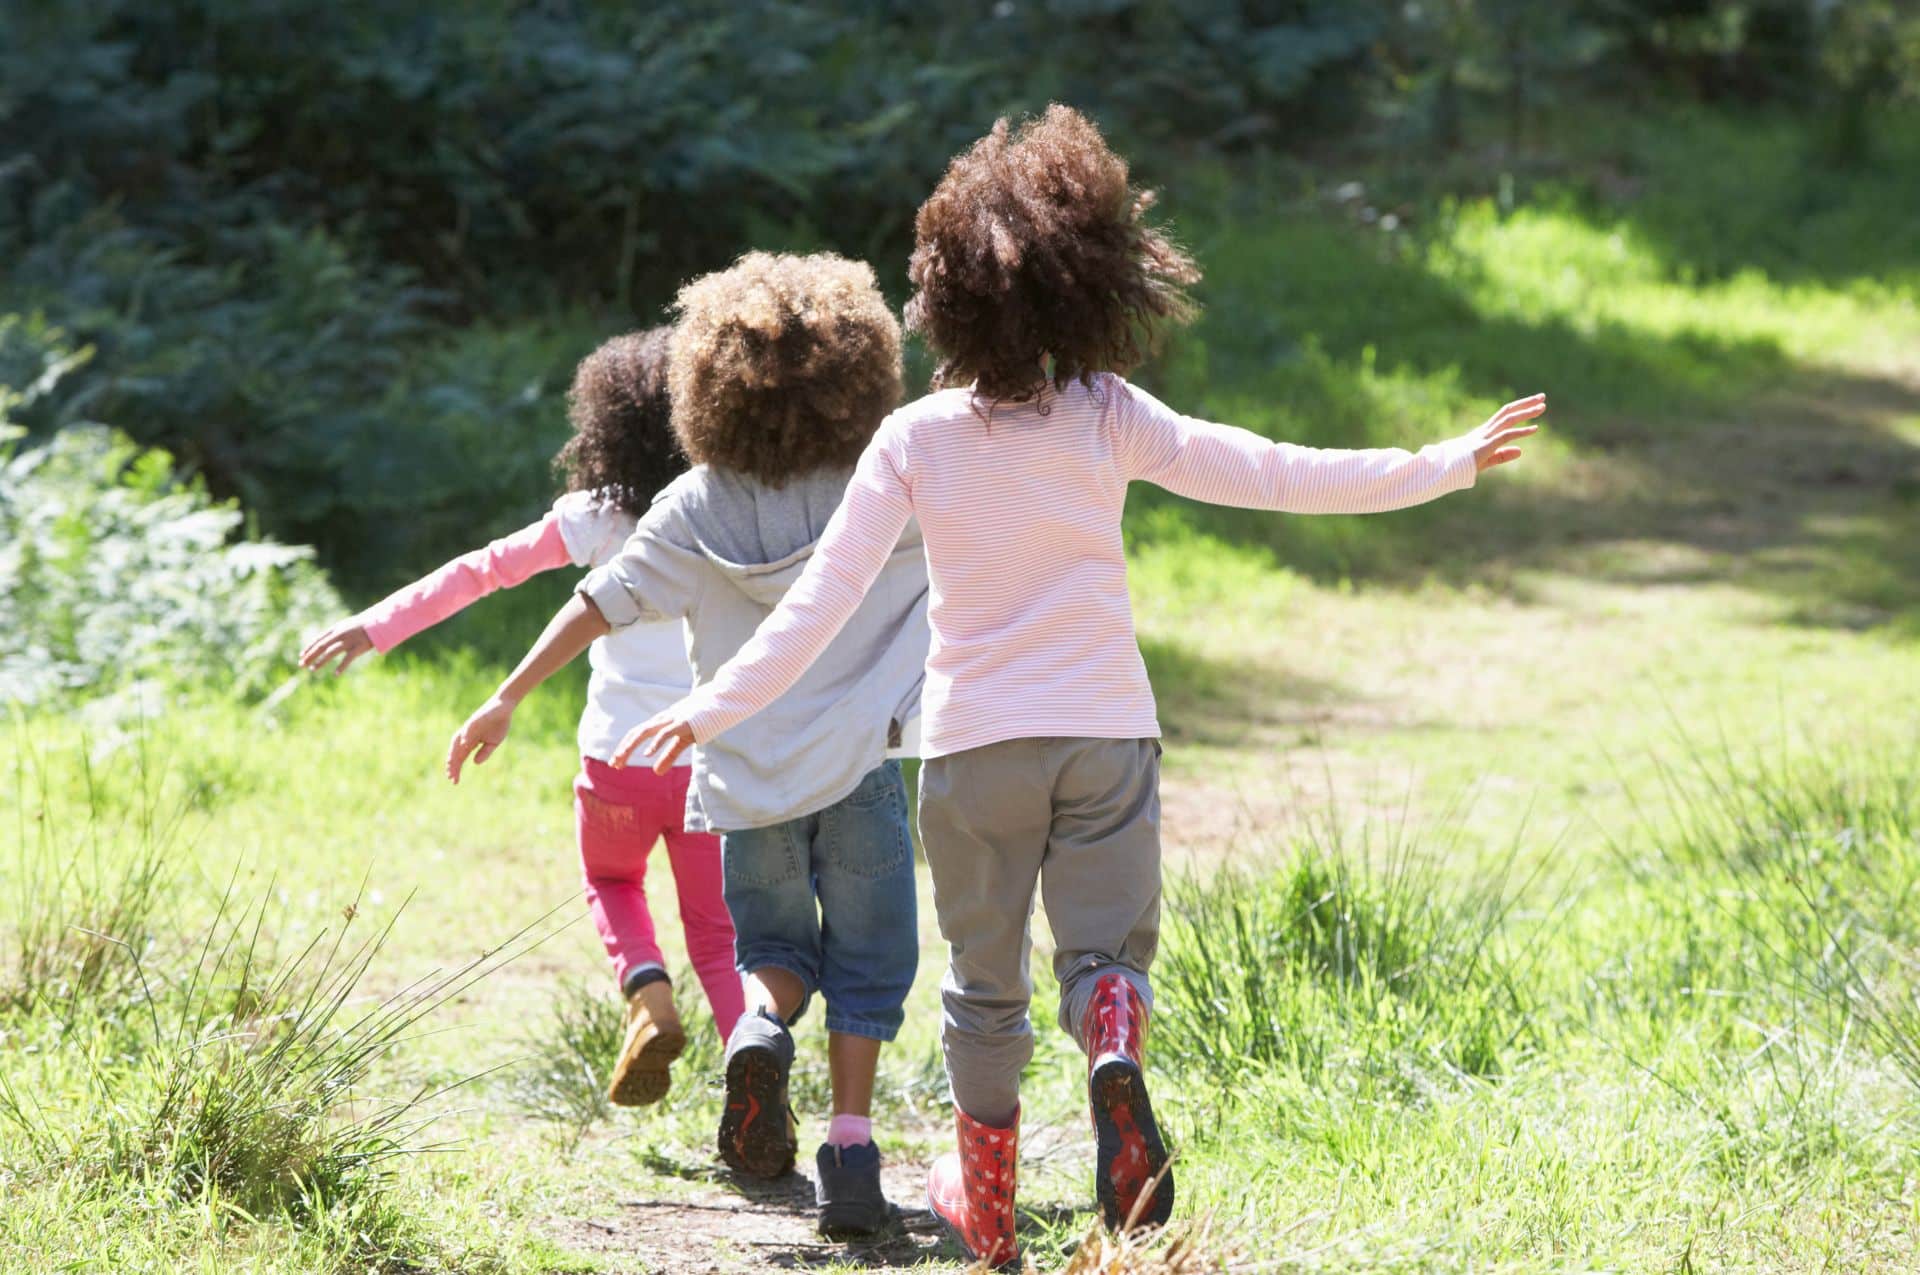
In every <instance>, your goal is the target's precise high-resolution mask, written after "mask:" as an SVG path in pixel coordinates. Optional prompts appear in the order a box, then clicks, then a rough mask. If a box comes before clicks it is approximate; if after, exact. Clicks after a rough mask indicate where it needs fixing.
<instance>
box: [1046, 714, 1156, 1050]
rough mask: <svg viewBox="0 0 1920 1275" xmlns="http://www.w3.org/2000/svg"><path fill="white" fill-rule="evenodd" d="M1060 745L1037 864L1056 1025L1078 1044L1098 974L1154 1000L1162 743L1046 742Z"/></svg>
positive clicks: (1140, 741) (1148, 1002)
mask: <svg viewBox="0 0 1920 1275" xmlns="http://www.w3.org/2000/svg"><path fill="white" fill-rule="evenodd" d="M1050 746H1051V747H1053V748H1056V749H1058V750H1059V760H1058V765H1057V768H1056V770H1055V778H1054V793H1053V797H1054V800H1053V825H1052V828H1051V830H1050V832H1049V835H1048V838H1047V855H1046V862H1045V864H1044V866H1042V868H1041V869H1040V890H1041V895H1042V897H1043V898H1044V900H1045V902H1046V908H1047V924H1048V925H1049V926H1051V927H1052V929H1053V939H1054V957H1053V972H1054V974H1055V976H1056V977H1058V978H1059V980H1060V1025H1061V1027H1063V1028H1065V1029H1066V1031H1067V1033H1068V1034H1069V1035H1071V1036H1072V1037H1073V1038H1074V1039H1075V1040H1076V1041H1079V1042H1080V1045H1081V1047H1082V1048H1083V1049H1084V1048H1085V1047H1086V1041H1085V1040H1083V1039H1082V1038H1081V1030H1080V1028H1081V1022H1082V1020H1083V1019H1084V1018H1085V1017H1086V1011H1087V1003H1088V1001H1089V1000H1091V999H1092V997H1093V991H1094V988H1095V986H1096V985H1097V984H1098V982H1099V980H1100V978H1101V977H1102V976H1103V975H1106V974H1119V975H1121V976H1122V977H1124V978H1126V979H1127V981H1129V982H1130V983H1132V984H1133V985H1134V986H1135V987H1136V988H1138V989H1139V991H1140V995H1141V998H1142V999H1143V1000H1144V1001H1145V1003H1146V1004H1147V1006H1148V1007H1149V1008H1151V1007H1152V1004H1153V994H1152V986H1151V985H1150V983H1149V982H1148V979H1147V969H1148V967H1149V966H1150V965H1152V964H1153V956H1154V952H1155V950H1156V949H1157V948H1158V947H1159V943H1160V746H1159V744H1158V743H1157V742H1156V741H1154V740H1151V739H1075V740H1056V741H1050Z"/></svg>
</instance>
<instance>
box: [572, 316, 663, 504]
mask: <svg viewBox="0 0 1920 1275" xmlns="http://www.w3.org/2000/svg"><path fill="white" fill-rule="evenodd" d="M672 337H673V329H672V328H670V327H658V328H649V329H647V330H646V331H645V332H629V333H628V334H627V335H625V336H617V337H614V338H613V339H612V340H611V341H608V342H607V343H606V344H604V345H602V346H601V347H600V348H599V349H597V350H595V351H594V352H593V353H592V354H589V355H587V357H586V358H584V359H581V360H580V366H579V367H578V368H576V369H574V373H573V386H572V388H571V389H569V390H568V391H567V419H568V420H569V421H571V422H572V423H573V437H572V438H569V439H568V440H567V445H566V446H565V447H562V448H561V449H560V454H559V455H558V456H556V457H554V458H553V465H554V468H555V469H558V470H559V471H560V472H561V473H562V474H564V475H565V476H566V480H567V490H568V491H593V492H599V493H601V494H602V495H603V496H604V497H605V498H606V499H607V500H608V501H610V502H612V503H613V504H615V505H617V506H618V507H620V508H621V509H624V510H625V511H626V512H628V513H630V514H633V515H635V516H636V517H637V516H639V515H640V514H643V513H645V512H646V511H647V506H648V505H649V504H650V503H652V501H653V496H654V493H655V492H657V491H659V490H660V489H661V488H662V487H665V486H666V485H667V484H668V483H670V482H672V481H673V480H674V479H675V478H678V477H679V476H680V475H681V474H683V473H685V472H686V468H687V458H686V456H685V454H683V453H682V452H681V450H680V444H679V440H678V439H676V438H675V437H674V433H673V400H672V399H671V397H670V396H669V395H668V393H667V361H668V358H669V356H670V354H671V351H672Z"/></svg>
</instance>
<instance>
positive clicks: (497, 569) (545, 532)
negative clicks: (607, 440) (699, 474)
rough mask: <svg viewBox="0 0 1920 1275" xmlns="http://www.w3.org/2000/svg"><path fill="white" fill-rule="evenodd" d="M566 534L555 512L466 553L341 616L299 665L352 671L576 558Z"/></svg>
mask: <svg viewBox="0 0 1920 1275" xmlns="http://www.w3.org/2000/svg"><path fill="white" fill-rule="evenodd" d="M572 560H573V559H572V557H571V555H569V553H568V552H567V543H566V539H565V537H564V536H563V535H562V534H561V527H560V515H559V513H558V512H554V513H550V514H548V515H547V516H546V517H545V518H542V519H541V520H540V521H539V522H536V523H533V524H531V525H530V526H527V527H523V528H521V529H520V530H519V531H516V532H514V533H513V534H512V535H510V536H502V537H501V538H500V539H498V540H496V541H494V542H493V543H492V544H489V545H487V546H486V547H485V548H483V549H475V550H473V551H472V552H471V553H464V554H461V555H460V556H459V557H458V558H455V559H454V560H453V561H451V562H449V563H447V564H446V565H445V566H442V567H441V568H440V569H439V570H437V571H435V572H433V573H432V574H431V575H426V576H422V577H421V578H420V579H418V580H416V581H414V582H413V583H412V584H410V585H408V586H407V587H406V588H404V589H400V590H397V591H396V592H394V593H391V594H389V595H388V596H387V597H385V598H384V599H382V600H381V601H379V602H376V603H375V604H374V605H372V606H370V607H368V608H367V609H366V610H365V611H362V612H361V613H360V614H359V615H356V616H351V617H349V618H347V619H345V620H341V621H339V622H338V623H336V624H334V625H333V626H332V627H330V628H328V629H327V630H326V631H325V632H323V633H321V634H320V635H319V636H318V637H316V638H314V639H313V640H312V641H311V642H309V643H307V647H306V649H305V650H304V651H302V652H300V667H301V668H305V669H323V668H325V667H326V666H327V665H328V664H329V663H331V662H332V661H334V660H336V659H338V660H339V661H340V663H339V665H338V666H337V667H336V668H335V669H334V670H333V671H334V672H335V673H336V674H339V673H344V672H346V671H347V665H349V664H351V663H353V662H354V661H355V660H356V659H359V658H360V656H362V655H364V654H366V653H367V652H368V651H369V650H373V651H378V652H380V653H381V654H382V655H385V654H386V653H387V652H388V651H391V650H392V649H393V648H394V647H396V646H398V645H400V644H401V643H402V642H404V641H406V640H407V639H408V638H410V637H412V636H413V635H414V634H416V633H418V632H420V631H421V630H423V629H429V628H432V627H433V626H434V625H436V624H438V623H440V621H442V620H444V619H446V618H447V617H448V616H451V615H456V614H458V613H459V612H460V611H461V610H463V609H464V608H466V607H468V606H470V605H472V604H473V603H474V602H476V601H478V600H479V599H481V598H484V597H486V596H487V595H488V594H489V593H492V592H494V591H495V590H497V589H510V588H512V587H513V586H514V585H517V584H520V583H522V582H523V581H525V580H526V579H527V578H528V577H530V576H533V575H537V574H538V573H540V572H542V571H552V570H554V569H556V568H559V567H564V566H567V565H568V564H569V563H570V562H572Z"/></svg>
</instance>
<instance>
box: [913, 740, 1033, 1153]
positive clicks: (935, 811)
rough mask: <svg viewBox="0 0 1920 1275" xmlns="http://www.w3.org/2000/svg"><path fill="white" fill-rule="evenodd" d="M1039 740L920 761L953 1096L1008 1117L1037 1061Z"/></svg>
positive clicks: (988, 1116)
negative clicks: (1032, 1015)
mask: <svg viewBox="0 0 1920 1275" xmlns="http://www.w3.org/2000/svg"><path fill="white" fill-rule="evenodd" d="M1042 761H1043V757H1042V752H1041V747H1040V741H1037V740H1025V739H1021V740H1008V741H1006V742H1004V743H999V744H989V745H987V746H985V747H983V748H974V749H969V750H967V751H966V752H962V753H955V754H952V755H950V756H946V757H936V758H931V759H929V760H928V761H927V762H925V763H924V764H923V765H922V766H921V767H920V844H921V846H922V847H923V848H924V849H925V851H926V855H927V867H928V869H929V871H930V872H931V874H932V876H933V905H934V911H935V912H936V913H937V914H938V916H939V919H940V933H941V934H942V935H943V936H944V937H945V938H946V940H947V946H948V963H947V973H946V978H945V979H944V980H943V982H942V983H941V988H940V999H941V1003H942V1006H943V1009H944V1017H943V1021H942V1030H941V1044H942V1046H943V1047H944V1049H945V1051H946V1059H947V1080H948V1082H949V1083H950V1084H951V1085H952V1086H953V1100H954V1103H955V1104H956V1105H957V1106H959V1108H960V1109H961V1110H962V1111H964V1112H966V1113H967V1114H968V1115H969V1116H972V1117H973V1118H974V1119H976V1120H982V1121H985V1122H987V1123H989V1124H1004V1123H1005V1122H1006V1120H1007V1119H1008V1118H1009V1117H1011V1116H1012V1114H1013V1112H1014V1111H1015V1109H1016V1108H1017V1106H1018V1104H1019V1100H1020V1072H1021V1069H1022V1068H1024V1067H1025V1066H1026V1065H1027V1062H1028V1061H1029V1060H1030V1059H1031V1058H1032V1057H1033V1023H1032V1021H1031V1020H1030V1019H1029V1017H1028V1013H1027V1009H1028V1005H1029V1003H1030V1002H1031V1001H1032V999H1033V982H1032V979H1031V978H1030V977H1029V974H1028V969H1027V954H1028V951H1029V950H1030V949H1031V948H1032V946H1033V935H1032V920H1033V898H1034V885H1035V882H1036V881H1037V880H1038V877H1039V872H1040V861H1041V858H1042V856H1044V854H1045V853H1046V847H1047V833H1048V829H1049V826H1050V824H1051V820H1052V792H1051V789H1052V784H1051V781H1050V778H1049V777H1048V775H1047V774H1046V773H1044V770H1043V767H1042V764H1041V763H1042Z"/></svg>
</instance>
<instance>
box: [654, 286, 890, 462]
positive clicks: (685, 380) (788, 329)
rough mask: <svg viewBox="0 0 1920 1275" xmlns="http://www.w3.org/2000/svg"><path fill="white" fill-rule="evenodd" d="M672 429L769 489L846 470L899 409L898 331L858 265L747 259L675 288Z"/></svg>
mask: <svg viewBox="0 0 1920 1275" xmlns="http://www.w3.org/2000/svg"><path fill="white" fill-rule="evenodd" d="M676 306H677V309H678V311H679V322H678V323H677V324H676V325H675V327H674V339H673V364H672V371H671V372H670V374H669V381H670V383H671V385H672V389H673V428H674V432H675V433H676V434H678V435H679V438H680V445H681V446H682V447H683V448H685V449H686V453H687V455H688V456H690V457H691V458H692V459H693V460H694V462H695V463H703V462H710V463H712V464H715V465H720V466H723V467H725V468H727V469H733V470H738V471H740V472H741V473H745V474H751V475H752V476H753V477H755V478H758V479H760V480H761V481H762V482H765V483H768V484H770V485H772V486H775V487H778V486H780V485H781V484H783V483H785V482H786V481H787V480H788V479H790V478H795V477H798V476H799V475H801V474H805V473H808V472H810V471H812V470H816V469H826V468H830V467H831V468H840V467H845V466H850V465H852V464H853V463H854V461H856V460H858V459H859V457H860V453H861V451H862V450H863V449H864V448H865V447H866V445H867V440H868V439H870V438H872V437H873V431H874V430H876V429H878V428H879V427H880V422H881V420H882V419H884V418H885V416H886V415H887V413H888V412H890V411H892V410H893V409H894V407H895V406H897V405H898V404H899V402H900V324H899V323H898V322H897V321H896V320H895V319H894V317H893V312H892V311H891V310H889V309H888V308H887V303H886V299H885V298H884V297H882V296H881V295H880V289H879V286H878V285H877V284H876V283H875V282H874V278H873V270H872V269H871V268H870V267H869V266H868V265H867V264H866V263H865V262H860V261H849V260H847V259H846V258H844V257H837V256H834V255H832V254H831V253H817V254H814V255H812V256H805V257H800V256H792V255H789V254H785V253H779V254H775V253H766V252H750V253H748V254H747V255H746V256H744V257H742V258H740V260H739V261H737V262H735V263H734V265H733V266H732V267H731V268H730V269H727V270H721V271H718V272H716V273H714V274H710V275H706V276H704V277H702V278H699V279H696V280H694V281H693V282H692V283H690V284H688V285H687V286H686V287H684V288H682V289H681V290H680V297H679V300H678V301H677V302H676Z"/></svg>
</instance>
